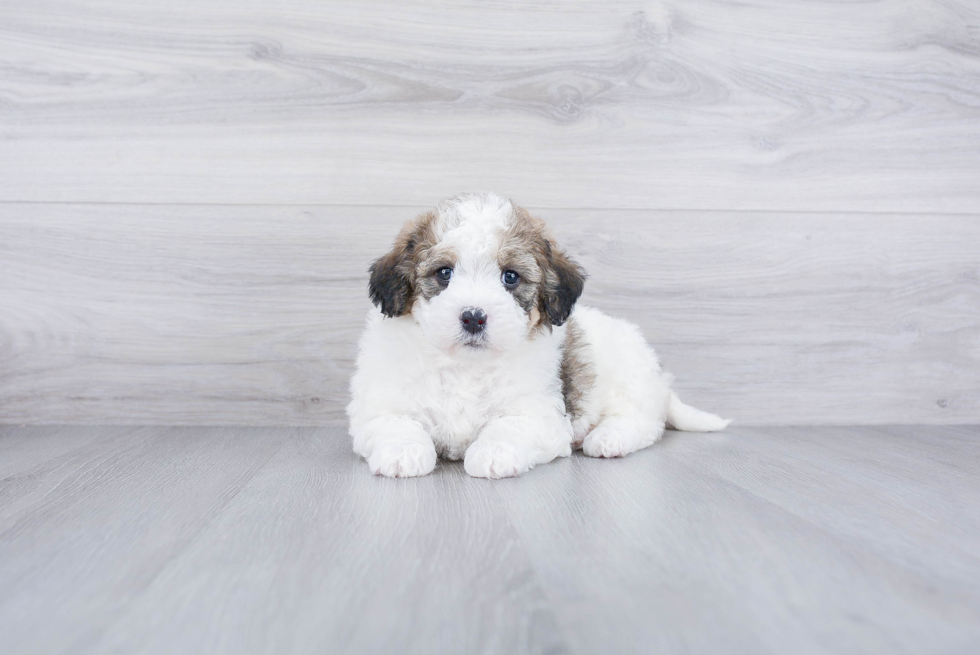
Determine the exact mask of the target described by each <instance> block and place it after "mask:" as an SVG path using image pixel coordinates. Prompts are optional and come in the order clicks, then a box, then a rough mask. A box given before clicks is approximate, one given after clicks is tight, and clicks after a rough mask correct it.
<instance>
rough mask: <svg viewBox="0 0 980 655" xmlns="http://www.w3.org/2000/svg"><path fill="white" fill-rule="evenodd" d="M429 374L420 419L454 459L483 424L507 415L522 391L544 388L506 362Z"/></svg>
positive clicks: (442, 450) (421, 387) (439, 448)
mask: <svg viewBox="0 0 980 655" xmlns="http://www.w3.org/2000/svg"><path fill="white" fill-rule="evenodd" d="M427 377H428V378H429V379H428V380H427V381H426V382H425V383H423V384H420V385H419V389H418V391H422V392H423V396H424V397H422V398H419V407H420V410H421V411H420V418H421V419H422V422H423V423H424V424H425V427H426V428H427V429H428V431H429V433H430V435H431V436H432V440H433V442H434V443H435V445H436V450H437V451H438V452H439V454H440V455H442V456H443V457H447V458H450V459H459V458H461V457H462V456H463V454H464V453H465V451H466V448H467V447H468V446H469V445H470V444H471V443H472V442H473V441H474V440H475V439H476V437H477V436H478V435H479V433H480V431H481V430H482V429H483V427H484V426H485V425H486V424H487V423H488V422H489V421H491V420H493V419H494V418H497V417H500V416H503V415H505V414H506V413H507V411H508V407H510V406H511V405H513V403H514V402H515V398H516V396H517V395H519V394H521V393H522V391H523V392H525V393H540V392H541V391H543V389H533V388H532V387H535V386H540V384H539V383H537V382H535V381H534V380H533V379H527V378H525V379H521V376H520V371H515V370H513V367H511V366H506V365H497V366H487V365H479V364H476V363H462V364H459V365H451V366H445V367H441V368H439V369H436V370H432V371H430V372H429V374H428V376H427Z"/></svg>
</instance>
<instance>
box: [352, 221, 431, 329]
mask: <svg viewBox="0 0 980 655" xmlns="http://www.w3.org/2000/svg"><path fill="white" fill-rule="evenodd" d="M435 219H436V215H435V214H434V213H433V212H426V213H424V214H422V215H420V216H418V217H416V218H414V219H413V220H411V221H409V222H408V223H406V224H405V227H403V228H402V231H401V232H399V233H398V237H397V238H396V239H395V243H394V245H393V246H392V249H391V251H389V252H388V254H386V255H384V256H383V257H379V258H378V259H376V260H375V261H374V263H373V264H371V267H370V269H368V270H369V272H370V273H371V281H370V283H369V284H368V290H369V292H370V295H371V300H372V302H374V304H375V305H378V306H379V307H381V312H382V313H383V314H384V315H385V316H389V317H391V316H401V315H403V314H405V313H407V312H409V311H411V310H412V304H413V303H414V302H415V296H416V291H417V285H418V282H419V271H420V268H421V265H422V264H423V263H424V262H426V261H427V259H428V257H429V254H430V252H431V251H432V249H433V248H434V247H435V246H436V245H437V243H438V239H437V237H436V233H435V229H434V225H433V224H434V222H435ZM436 270H438V269H436ZM440 290H441V289H440ZM426 291H427V292H432V291H433V290H431V289H427V288H426ZM435 293H438V291H436V292H435ZM435 293H434V294H433V295H435Z"/></svg>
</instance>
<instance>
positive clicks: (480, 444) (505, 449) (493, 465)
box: [463, 439, 531, 478]
mask: <svg viewBox="0 0 980 655" xmlns="http://www.w3.org/2000/svg"><path fill="white" fill-rule="evenodd" d="M463 468H464V469H466V472H467V473H469V474H470V475H471V476H473V477H474V478H511V477H514V476H515V475H520V474H521V473H524V472H525V471H527V470H528V469H530V468H531V462H530V458H529V457H528V452H527V451H526V449H522V448H520V447H519V446H515V445H514V444H510V443H507V442H503V441H495V440H493V439H477V440H476V441H474V442H473V443H472V444H470V447H469V448H467V449H466V456H465V457H464V458H463Z"/></svg>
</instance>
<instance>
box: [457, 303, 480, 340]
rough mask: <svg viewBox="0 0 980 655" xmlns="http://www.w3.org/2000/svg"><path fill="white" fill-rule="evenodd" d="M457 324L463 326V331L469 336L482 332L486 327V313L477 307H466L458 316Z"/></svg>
mask: <svg viewBox="0 0 980 655" xmlns="http://www.w3.org/2000/svg"><path fill="white" fill-rule="evenodd" d="M459 322H460V323H462V324H463V329H464V330H466V331H467V332H469V333H470V334H476V333H477V332H483V329H484V328H485V327H487V313H486V312H485V311H483V310H482V309H480V308H479V307H467V308H466V309H464V310H463V313H462V314H460V315H459Z"/></svg>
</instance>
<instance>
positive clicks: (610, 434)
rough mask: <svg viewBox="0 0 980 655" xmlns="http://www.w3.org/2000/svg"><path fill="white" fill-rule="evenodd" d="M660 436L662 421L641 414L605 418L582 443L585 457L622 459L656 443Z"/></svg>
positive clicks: (662, 428)
mask: <svg viewBox="0 0 980 655" xmlns="http://www.w3.org/2000/svg"><path fill="white" fill-rule="evenodd" d="M663 433H664V421H663V419H660V420H657V418H656V417H650V416H644V415H643V413H641V412H636V413H633V414H626V415H621V416H607V417H606V418H604V419H603V420H602V421H601V422H600V423H599V425H597V426H596V427H595V429H594V430H592V432H590V433H589V434H588V435H586V437H585V440H584V441H583V442H582V452H583V453H585V454H586V455H588V456H589V457H623V456H625V455H629V454H630V453H633V452H636V451H637V450H640V449H641V448H646V447H647V446H649V445H651V444H654V443H656V442H657V441H659V440H660V437H662V436H663Z"/></svg>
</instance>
